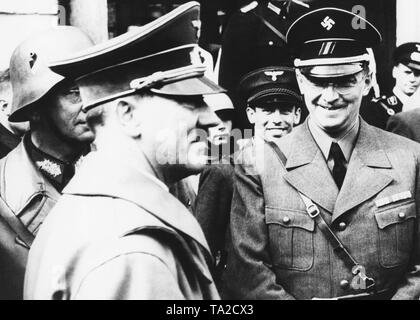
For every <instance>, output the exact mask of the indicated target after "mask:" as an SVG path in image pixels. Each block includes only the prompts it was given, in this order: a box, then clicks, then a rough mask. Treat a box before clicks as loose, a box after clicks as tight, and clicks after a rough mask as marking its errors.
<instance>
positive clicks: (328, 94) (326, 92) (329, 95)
mask: <svg viewBox="0 0 420 320" xmlns="http://www.w3.org/2000/svg"><path fill="white" fill-rule="evenodd" d="M320 98H321V99H322V100H323V101H325V102H327V103H331V102H333V101H335V100H337V99H338V98H339V94H338V92H337V90H336V89H335V88H334V86H333V85H332V84H328V85H327V87H326V88H324V89H323V90H322V91H321V97H320Z"/></svg>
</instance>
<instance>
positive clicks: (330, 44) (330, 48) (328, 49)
mask: <svg viewBox="0 0 420 320" xmlns="http://www.w3.org/2000/svg"><path fill="white" fill-rule="evenodd" d="M336 44H337V42H336V41H325V42H323V43H322V45H321V49H320V50H319V53H318V55H319V56H326V55H329V54H333V52H334V49H335V46H336Z"/></svg>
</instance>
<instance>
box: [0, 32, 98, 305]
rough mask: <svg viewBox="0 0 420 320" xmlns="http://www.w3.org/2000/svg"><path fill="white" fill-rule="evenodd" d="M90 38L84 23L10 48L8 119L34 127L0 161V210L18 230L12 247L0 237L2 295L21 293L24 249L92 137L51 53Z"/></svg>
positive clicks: (75, 95)
mask: <svg viewBox="0 0 420 320" xmlns="http://www.w3.org/2000/svg"><path fill="white" fill-rule="evenodd" d="M91 45H93V43H92V41H91V40H90V39H89V38H88V37H87V36H86V35H85V34H84V33H83V32H81V31H80V30H79V29H77V28H75V27H68V26H66V27H56V28H53V29H51V30H48V31H45V32H43V33H41V34H38V35H36V36H33V37H31V38H29V39H27V40H25V41H24V42H22V43H21V44H20V45H19V46H18V47H17V48H16V49H15V51H14V52H13V54H12V57H11V60H10V78H11V83H12V90H13V102H12V113H11V115H10V117H9V120H10V121H12V122H24V121H29V122H30V127H31V130H30V132H28V133H27V134H26V135H25V136H24V138H23V141H22V142H21V143H20V144H19V145H18V147H17V148H16V149H15V150H14V151H12V152H11V153H9V155H8V156H7V157H5V158H3V159H2V160H1V161H0V168H1V182H0V183H1V188H0V189H1V191H0V196H1V198H2V200H3V201H2V203H3V204H4V206H3V207H0V212H1V215H2V217H4V216H6V215H7V216H8V222H9V223H8V224H9V225H12V229H11V230H12V232H11V233H10V235H9V238H10V237H13V239H15V238H16V241H12V244H13V246H12V247H10V246H7V243H8V241H7V240H9V239H7V236H6V238H5V236H3V237H1V238H0V249H1V250H0V261H1V263H0V299H20V298H21V297H22V294H23V277H24V271H25V270H24V269H25V263H26V257H27V250H28V249H29V247H30V245H31V242H32V239H33V237H34V236H35V235H36V234H37V231H38V229H39V227H40V226H41V224H42V222H43V220H44V218H45V217H46V216H47V214H48V213H49V212H50V210H51V209H52V207H53V206H54V205H55V203H56V202H57V200H58V198H59V197H60V195H61V191H62V189H63V188H64V186H65V185H66V184H67V182H68V181H69V180H70V179H71V178H72V176H73V175H74V171H75V164H76V162H77V161H78V159H80V157H81V155H82V154H83V153H84V152H86V151H87V150H89V144H90V142H91V141H92V140H93V133H92V131H91V130H90V129H89V127H88V126H87V124H86V118H85V114H84V113H83V112H82V111H81V108H82V103H81V99H80V96H79V91H78V89H77V86H76V85H75V84H74V83H73V82H72V81H71V80H69V79H65V78H64V77H63V76H61V75H58V74H56V73H54V72H52V71H51V70H50V69H49V68H48V66H47V65H48V61H49V60H51V59H57V58H58V57H62V56H65V55H67V54H71V53H72V52H75V51H79V50H83V49H85V48H88V47H90V46H91ZM0 200H1V199H0ZM7 207H8V208H9V209H10V210H7ZM0 222H1V221H0ZM0 227H1V226H0ZM14 242H15V243H14Z"/></svg>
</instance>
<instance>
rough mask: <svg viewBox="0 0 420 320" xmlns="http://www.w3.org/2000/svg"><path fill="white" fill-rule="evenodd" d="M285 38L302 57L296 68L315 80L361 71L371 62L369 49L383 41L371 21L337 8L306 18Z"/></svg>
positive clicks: (301, 18)
mask: <svg viewBox="0 0 420 320" xmlns="http://www.w3.org/2000/svg"><path fill="white" fill-rule="evenodd" d="M286 37H287V43H288V44H289V45H290V46H291V47H292V48H294V49H295V50H296V52H297V54H298V56H299V58H298V59H296V60H295V66H296V67H298V68H304V70H303V71H305V72H309V73H310V74H311V76H315V77H316V76H317V77H340V76H345V75H351V74H355V73H357V72H359V71H361V70H362V68H363V63H368V61H369V60H370V59H369V54H368V52H367V50H366V48H371V47H374V46H376V45H378V44H379V43H380V42H381V40H382V36H381V34H380V32H379V31H378V29H376V28H375V26H374V25H372V24H371V23H370V22H369V21H367V20H366V19H364V18H363V17H361V16H358V15H356V14H354V13H352V12H350V11H346V10H343V9H338V8H322V9H318V10H314V11H311V12H309V13H307V14H305V15H303V16H302V17H300V18H299V19H297V20H296V21H295V22H294V23H293V24H292V25H291V26H290V28H289V30H288V31H287V35H286ZM320 66H321V67H320ZM325 66H328V67H325ZM331 66H337V67H331Z"/></svg>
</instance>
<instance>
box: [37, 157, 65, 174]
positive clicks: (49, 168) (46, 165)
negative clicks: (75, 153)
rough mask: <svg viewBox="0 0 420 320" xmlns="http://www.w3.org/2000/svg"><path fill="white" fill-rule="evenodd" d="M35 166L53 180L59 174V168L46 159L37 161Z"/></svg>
mask: <svg viewBox="0 0 420 320" xmlns="http://www.w3.org/2000/svg"><path fill="white" fill-rule="evenodd" d="M36 164H37V166H38V167H39V168H40V169H41V170H43V171H45V172H47V173H48V174H50V175H51V176H53V177H54V178H55V177H58V176H59V175H60V174H61V168H60V166H59V165H58V164H56V163H54V162H52V161H50V160H48V159H45V160H44V161H37V162H36Z"/></svg>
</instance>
